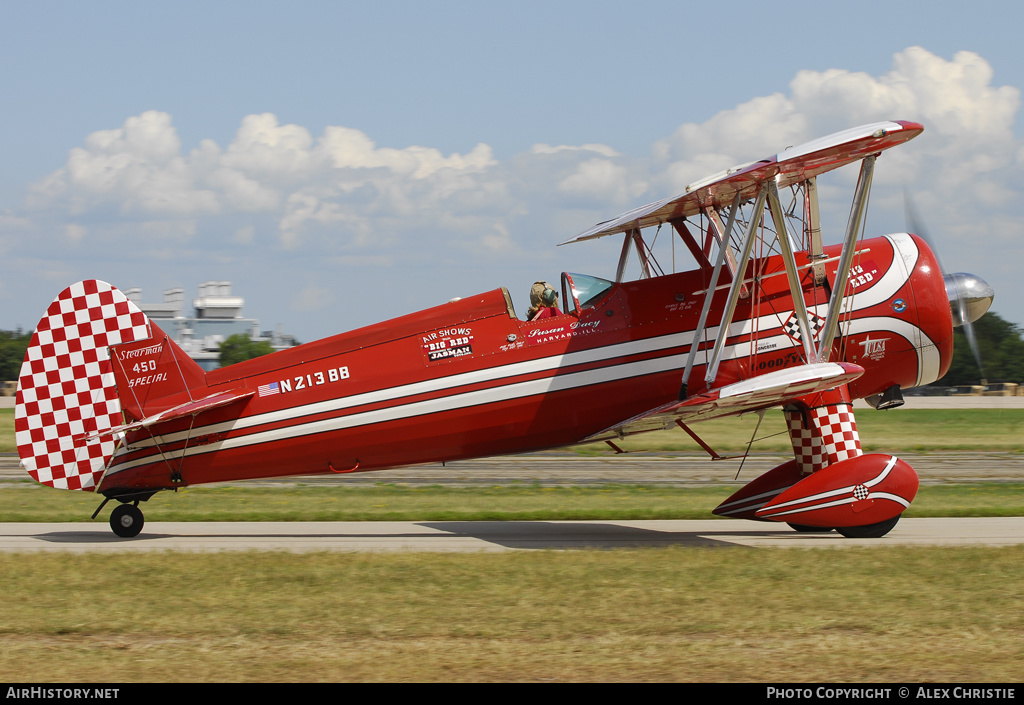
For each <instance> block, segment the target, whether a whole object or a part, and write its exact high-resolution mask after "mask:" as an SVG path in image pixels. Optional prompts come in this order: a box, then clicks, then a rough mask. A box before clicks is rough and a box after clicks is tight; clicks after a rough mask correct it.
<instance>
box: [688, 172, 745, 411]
mask: <svg viewBox="0 0 1024 705" xmlns="http://www.w3.org/2000/svg"><path fill="white" fill-rule="evenodd" d="M739 207H740V194H739V192H737V193H736V196H735V197H734V198H733V199H732V207H731V208H730V209H729V223H728V224H727V225H726V226H725V229H724V230H723V231H722V239H721V242H720V243H719V247H718V257H717V258H716V259H715V269H714V271H713V272H711V283H710V284H709V285H708V287H707V289H705V291H704V306H703V307H702V308H701V310H700V321H698V323H697V329H696V330H695V331H694V332H693V340H692V341H691V343H690V354H689V356H687V358H686V369H685V370H683V383H682V386H680V387H679V400H680V401H682V400H683V399H686V387H687V385H688V384H689V382H690V372H692V371H693V363H694V360H696V359H697V349H698V348H699V347H700V339H701V336H703V335H704V326H705V325H707V322H708V312H709V311H710V310H711V300H712V299H713V298H714V296H715V287H716V285H717V284H718V275H719V274H720V273H721V271H722V264H723V262H724V261H725V258H726V256H727V255H731V254H732V253H731V252H730V251H729V245H728V243H729V238H730V237H731V236H732V228H733V225H735V224H736V214H737V213H738V212H739ZM739 279H742V276H736V275H735V274H734V275H733V278H732V281H733V285H734V286H735V283H736V281H737V280H739Z"/></svg>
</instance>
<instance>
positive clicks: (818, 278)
mask: <svg viewBox="0 0 1024 705" xmlns="http://www.w3.org/2000/svg"><path fill="white" fill-rule="evenodd" d="M804 204H805V208H806V213H807V241H808V246H809V248H810V255H811V262H813V263H814V283H815V284H817V285H818V286H821V285H822V284H824V283H825V263H824V262H822V261H821V260H823V259H825V252H824V250H823V248H822V243H821V215H820V214H819V211H818V177H817V176H812V177H811V178H809V179H807V181H805V182H804Z"/></svg>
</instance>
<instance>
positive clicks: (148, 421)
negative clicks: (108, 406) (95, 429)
mask: <svg viewBox="0 0 1024 705" xmlns="http://www.w3.org/2000/svg"><path fill="white" fill-rule="evenodd" d="M253 394H254V392H253V391H252V390H251V389H241V390H232V391H229V392H219V393H217V394H211V395H210V396H208V397H204V398H203V399H196V400H195V401H189V402H185V403H184V404H179V405H177V406H175V407H172V408H170V409H165V410H164V411H161V412H160V413H159V414H153V415H152V416H147V417H146V418H144V419H141V420H139V421H134V422H132V423H128V424H124V425H123V426H116V427H114V428H110V429H107V430H105V431H101V432H99V433H96V434H94V435H92V436H89V437H87V438H85V439H84V440H86V441H93V440H96V439H98V438H104V437H107V436H112V435H116V434H118V433H124V432H126V431H131V430H133V429H136V428H149V427H150V426H153V425H155V424H158V423H164V422H167V421H173V420H175V419H182V418H185V417H187V416H195V415H197V414H201V413H202V412H204V411H209V410H210V409H217V408H220V407H222V406H227V405H228V404H234V403H236V402H240V401H242V400H244V399H248V398H249V397H251V396H252V395H253Z"/></svg>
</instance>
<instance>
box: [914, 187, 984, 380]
mask: <svg viewBox="0 0 1024 705" xmlns="http://www.w3.org/2000/svg"><path fill="white" fill-rule="evenodd" d="M903 212H904V214H905V216H906V219H907V231H908V232H912V233H914V234H915V235H917V236H918V237H920V238H921V239H922V240H924V241H925V242H926V243H927V244H928V247H930V248H931V250H932V254H934V255H935V260H936V261H937V262H938V264H939V270H940V271H942V272H943V277H942V278H943V280H944V281H945V283H946V297H947V298H948V299H949V308H950V310H951V312H952V314H953V325H954V326H959V327H961V328H963V330H964V337H966V338H967V344H968V345H969V346H970V348H971V353H972V354H973V355H974V361H975V362H977V363H978V371H979V372H980V373H981V376H982V377H983V378H984V376H985V372H984V369H983V368H982V365H981V350H980V349H979V347H978V338H977V336H976V335H975V334H974V325H973V324H974V321H976V320H978V319H979V318H981V317H982V316H983V315H984V314H985V312H986V311H988V309H989V307H990V306H991V305H992V300H993V299H994V298H995V291H994V290H993V289H992V287H991V286H989V285H988V282H986V281H985V280H984V279H982V278H981V277H976V276H974V275H973V274H967V273H966V272H956V273H954V274H946V273H945V272H946V268H945V267H943V266H942V258H941V257H939V250H938V248H937V247H935V243H934V242H933V241H932V239H931V237H929V235H928V231H927V229H926V228H925V227H924V224H923V223H922V222H921V221H920V219H919V218H918V217H917V211H916V210H915V209H914V203H913V201H912V199H911V198H910V193H909V192H908V191H907V190H906V189H903Z"/></svg>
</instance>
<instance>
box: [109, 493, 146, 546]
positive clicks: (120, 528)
mask: <svg viewBox="0 0 1024 705" xmlns="http://www.w3.org/2000/svg"><path fill="white" fill-rule="evenodd" d="M138 505H139V503H138V502H135V503H134V504H119V505H118V506H116V507H114V511H112V512H111V513H110V528H111V529H113V531H114V533H115V534H117V535H118V536H120V537H121V538H123V539H130V538H132V537H133V536H138V535H139V532H140V531H142V526H143V524H145V523H146V520H145V518H144V517H143V516H142V510H141V509H139V506H138Z"/></svg>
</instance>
